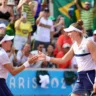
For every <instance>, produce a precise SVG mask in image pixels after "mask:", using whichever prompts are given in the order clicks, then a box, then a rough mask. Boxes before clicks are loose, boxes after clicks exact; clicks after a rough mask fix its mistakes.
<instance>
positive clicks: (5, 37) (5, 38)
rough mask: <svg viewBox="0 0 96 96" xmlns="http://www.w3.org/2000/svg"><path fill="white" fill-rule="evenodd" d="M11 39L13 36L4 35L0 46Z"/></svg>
mask: <svg viewBox="0 0 96 96" xmlns="http://www.w3.org/2000/svg"><path fill="white" fill-rule="evenodd" d="M13 38H14V36H8V35H5V36H4V37H3V39H2V40H1V41H0V44H2V43H3V42H4V41H9V40H12V39H13Z"/></svg>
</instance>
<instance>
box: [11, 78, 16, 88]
mask: <svg viewBox="0 0 96 96" xmlns="http://www.w3.org/2000/svg"><path fill="white" fill-rule="evenodd" d="M12 87H13V88H15V87H16V86H15V78H14V77H10V88H12Z"/></svg>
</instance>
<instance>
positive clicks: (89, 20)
mask: <svg viewBox="0 0 96 96" xmlns="http://www.w3.org/2000/svg"><path fill="white" fill-rule="evenodd" d="M75 3H76V6H77V8H78V9H79V10H80V15H81V19H82V20H83V23H84V28H85V29H86V31H87V35H88V36H92V34H93V33H92V30H93V18H94V11H95V10H96V9H95V8H91V4H90V2H87V1H86V2H85V3H84V7H81V6H80V5H79V4H78V0H75Z"/></svg>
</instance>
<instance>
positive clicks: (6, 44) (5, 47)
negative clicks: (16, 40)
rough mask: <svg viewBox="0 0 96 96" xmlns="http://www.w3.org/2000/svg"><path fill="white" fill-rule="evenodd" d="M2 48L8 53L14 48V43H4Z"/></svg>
mask: <svg viewBox="0 0 96 96" xmlns="http://www.w3.org/2000/svg"><path fill="white" fill-rule="evenodd" d="M2 47H3V48H4V49H5V50H6V51H10V50H11V47H12V41H10V40H9V41H5V42H3V43H2Z"/></svg>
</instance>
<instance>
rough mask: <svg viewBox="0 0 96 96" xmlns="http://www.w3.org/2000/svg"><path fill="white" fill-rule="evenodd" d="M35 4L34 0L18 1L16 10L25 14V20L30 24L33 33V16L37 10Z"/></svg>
mask: <svg viewBox="0 0 96 96" xmlns="http://www.w3.org/2000/svg"><path fill="white" fill-rule="evenodd" d="M37 5H38V4H37V2H36V1H34V0H20V1H19V4H18V6H17V9H18V10H20V9H22V10H21V12H25V13H26V14H27V20H28V21H29V22H30V23H31V24H32V28H33V32H34V30H35V29H34V26H35V18H34V17H35V15H36V10H37Z"/></svg>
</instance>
